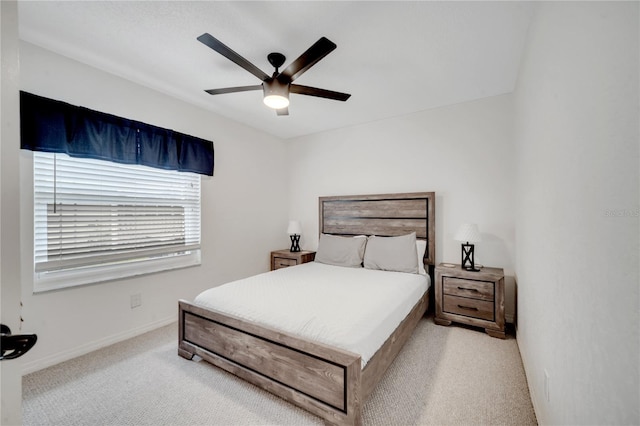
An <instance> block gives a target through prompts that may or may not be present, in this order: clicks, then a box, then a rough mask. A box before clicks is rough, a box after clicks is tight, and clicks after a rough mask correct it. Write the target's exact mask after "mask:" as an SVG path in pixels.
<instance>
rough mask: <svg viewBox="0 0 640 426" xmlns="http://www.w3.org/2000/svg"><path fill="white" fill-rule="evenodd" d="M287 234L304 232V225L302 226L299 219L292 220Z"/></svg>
mask: <svg viewBox="0 0 640 426" xmlns="http://www.w3.org/2000/svg"><path fill="white" fill-rule="evenodd" d="M287 234H289V235H300V234H302V227H301V226H300V222H298V221H297V220H290V221H289V227H288V228H287Z"/></svg>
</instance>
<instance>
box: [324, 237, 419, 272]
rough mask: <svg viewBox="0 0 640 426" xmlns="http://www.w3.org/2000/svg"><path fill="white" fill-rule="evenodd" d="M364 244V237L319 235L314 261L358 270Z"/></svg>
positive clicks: (365, 241) (365, 242) (360, 264)
mask: <svg viewBox="0 0 640 426" xmlns="http://www.w3.org/2000/svg"><path fill="white" fill-rule="evenodd" d="M366 244H367V239H366V238H365V237H355V238H354V237H339V236H336V235H329V234H321V235H320V241H319V242H318V250H316V258H315V261H316V262H320V263H326V264H328V265H336V266H347V267H349V268H359V267H361V266H362V257H363V256H364V247H365V245H366ZM414 251H415V249H414Z"/></svg>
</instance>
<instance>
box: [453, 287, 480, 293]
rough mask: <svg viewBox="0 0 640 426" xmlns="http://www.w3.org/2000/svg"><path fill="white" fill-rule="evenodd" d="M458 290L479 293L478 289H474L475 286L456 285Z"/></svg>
mask: <svg viewBox="0 0 640 426" xmlns="http://www.w3.org/2000/svg"><path fill="white" fill-rule="evenodd" d="M458 290H467V291H475V292H476V293H479V291H478V289H476V288H466V287H460V286H458Z"/></svg>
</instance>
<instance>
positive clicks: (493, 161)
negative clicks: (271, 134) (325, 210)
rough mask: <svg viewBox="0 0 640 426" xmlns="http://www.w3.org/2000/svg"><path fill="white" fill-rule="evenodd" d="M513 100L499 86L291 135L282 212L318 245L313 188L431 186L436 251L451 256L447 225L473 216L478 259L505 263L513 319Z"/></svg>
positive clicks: (456, 253)
mask: <svg viewBox="0 0 640 426" xmlns="http://www.w3.org/2000/svg"><path fill="white" fill-rule="evenodd" d="M336 107H337V108H339V106H336ZM512 109H513V105H512V98H511V96H510V95H502V96H497V97H492V98H486V99H482V100H478V101H475V102H468V103H463V104H458V105H452V106H449V107H444V108H438V109H433V110H427V111H422V112H419V113H416V114H411V115H405V116H401V117H397V118H392V119H388V120H381V121H376V122H373V123H368V124H364V125H359V126H354V127H349V128H345V129H340V130H335V131H330V132H324V133H320V134H315V135H311V136H306V137H300V138H296V139H292V140H290V141H289V142H288V143H289V146H288V155H289V159H288V164H289V166H290V167H291V174H290V179H289V192H290V207H289V215H290V216H291V218H296V219H299V220H300V221H301V223H302V227H303V235H302V246H303V248H309V249H315V248H316V247H317V241H318V197H319V196H328V195H350V194H351V195H354V194H369V193H389V192H419V191H435V192H436V261H437V262H456V263H459V262H460V251H461V248H460V243H458V242H456V241H454V240H453V235H454V233H455V232H456V230H457V228H458V226H459V225H460V224H462V223H464V222H475V223H477V224H478V226H479V228H480V231H481V233H482V238H483V240H482V242H480V243H478V244H476V261H477V262H478V263H480V264H483V265H487V266H496V267H503V268H505V273H506V274H507V275H509V277H508V278H507V280H506V281H507V282H506V284H507V295H506V296H507V301H506V313H507V317H508V320H512V319H513V313H514V307H515V302H514V285H513V269H514V266H515V256H514V214H513V199H514V198H513V197H514V194H513V188H514V187H513V165H512V164H513V163H512V158H513V142H512V136H513V135H512V132H513V128H512V123H513V114H512Z"/></svg>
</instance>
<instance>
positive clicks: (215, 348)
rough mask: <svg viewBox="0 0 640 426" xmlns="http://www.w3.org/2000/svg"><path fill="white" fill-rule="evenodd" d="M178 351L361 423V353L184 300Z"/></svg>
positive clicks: (322, 413)
mask: <svg viewBox="0 0 640 426" xmlns="http://www.w3.org/2000/svg"><path fill="white" fill-rule="evenodd" d="M178 353H179V355H180V356H182V357H184V358H187V359H191V358H192V357H193V355H198V356H200V357H202V358H203V359H205V360H206V361H208V362H210V363H212V364H214V365H216V366H218V367H220V368H222V369H224V370H226V371H228V372H230V373H232V374H235V375H236V376H239V377H241V378H243V379H244V380H247V381H248V382H251V383H253V384H255V385H257V386H259V387H261V388H263V389H264V390H266V391H268V392H271V393H273V394H275V395H277V396H279V397H281V398H283V399H285V400H287V401H289V402H291V403H293V404H296V405H298V406H300V407H301V408H304V409H305V410H307V411H309V412H311V413H313V414H315V415H317V416H319V417H322V418H323V419H325V420H326V421H327V422H329V423H333V424H350V425H353V424H359V423H360V413H361V400H360V397H359V395H360V382H361V380H360V374H361V359H360V355H357V354H354V353H350V352H347V351H343V350H341V349H337V348H334V347H331V346H327V345H323V344H319V343H316V342H312V341H309V340H305V339H301V338H299V337H295V336H292V335H289V334H286V333H283V332H280V331H277V330H273V329H270V328H268V327H262V326H258V325H256V324H254V323H251V322H248V321H244V320H241V319H239V318H236V317H232V316H228V315H223V314H221V313H219V312H215V311H211V310H208V309H203V308H201V307H198V306H195V305H193V304H191V303H189V302H187V301H184V300H181V301H180V302H179V349H178Z"/></svg>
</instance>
